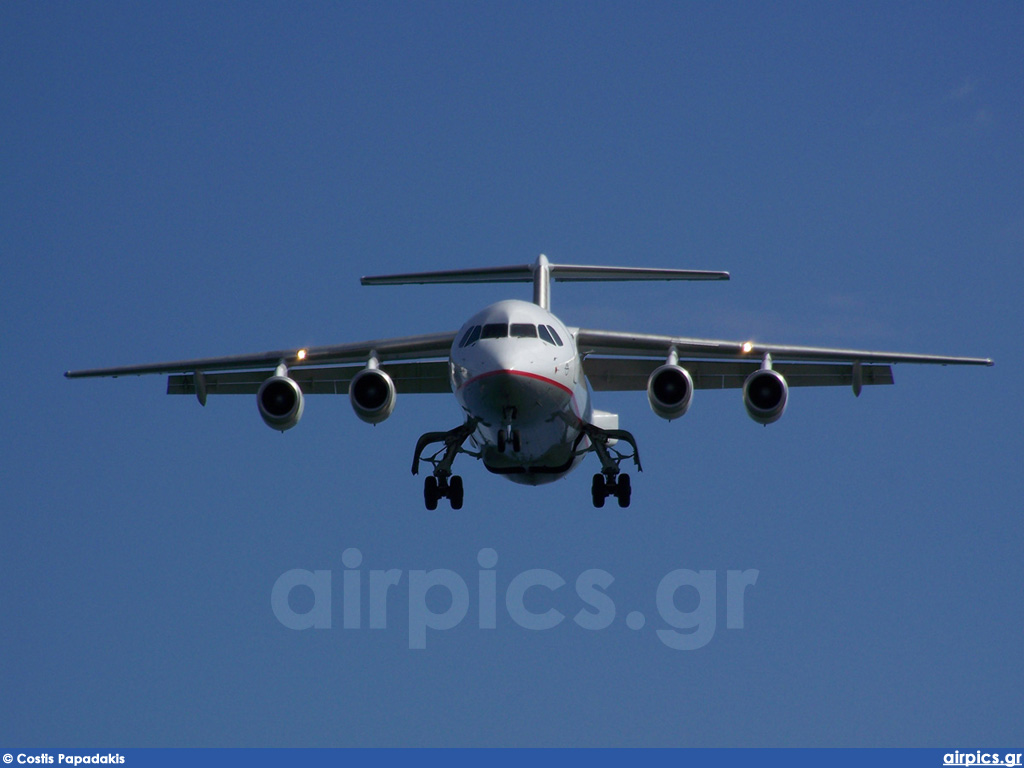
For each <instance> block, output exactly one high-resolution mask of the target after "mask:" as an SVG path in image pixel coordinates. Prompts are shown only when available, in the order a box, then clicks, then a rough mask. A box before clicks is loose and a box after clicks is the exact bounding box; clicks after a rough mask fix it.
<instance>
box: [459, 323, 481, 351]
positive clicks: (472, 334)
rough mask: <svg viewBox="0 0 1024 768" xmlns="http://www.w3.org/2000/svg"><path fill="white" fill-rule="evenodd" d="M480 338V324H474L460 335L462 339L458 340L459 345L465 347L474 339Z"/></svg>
mask: <svg viewBox="0 0 1024 768" xmlns="http://www.w3.org/2000/svg"><path fill="white" fill-rule="evenodd" d="M479 338H480V326H479V325H474V326H473V327H472V328H470V329H469V330H468V331H466V333H465V334H464V335H463V336H462V341H460V342H459V346H460V347H465V346H467V345H469V344H472V343H473V342H474V341H476V340H477V339H479Z"/></svg>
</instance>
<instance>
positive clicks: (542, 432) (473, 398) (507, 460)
mask: <svg viewBox="0 0 1024 768" xmlns="http://www.w3.org/2000/svg"><path fill="white" fill-rule="evenodd" d="M449 361H450V370H451V385H452V391H453V392H454V393H455V397H456V399H457V400H458V402H459V405H460V406H461V407H462V409H463V411H465V413H466V416H467V417H468V418H470V419H475V420H476V430H475V431H474V432H473V434H472V436H471V437H470V441H471V442H472V444H473V445H474V446H475V448H476V449H477V450H478V451H480V453H481V456H482V459H483V462H484V466H486V467H487V469H489V470H490V471H491V472H495V473H497V474H502V475H505V476H506V477H508V478H509V479H510V480H514V481H516V482H519V483H526V484H529V485H538V484H540V483H546V482H551V481H553V480H557V479H558V478H560V477H562V476H563V475H565V474H566V473H567V472H569V471H570V470H571V469H572V468H573V467H575V466H576V464H578V463H579V461H580V460H581V459H582V449H584V448H587V447H588V446H589V442H588V441H587V438H586V437H583V438H582V439H581V426H582V424H583V423H589V422H590V421H591V418H592V410H591V404H590V392H589V390H588V388H587V380H586V377H585V376H584V374H583V366H582V364H581V361H580V357H579V354H578V352H577V350H576V344H575V341H574V339H573V336H572V334H571V333H570V332H569V330H568V329H567V328H566V327H565V325H564V324H563V323H562V321H561V320H559V319H558V318H557V317H555V316H554V315H553V314H551V312H549V311H548V310H546V309H543V308H542V307H540V306H538V305H536V304H532V303H530V302H527V301H515V300H509V301H499V302H498V303H497V304H492V305H491V306H489V307H487V308H486V309H483V310H481V311H480V312H478V313H476V314H475V315H473V317H471V318H470V319H469V320H468V321H467V322H466V324H465V325H463V327H462V328H461V330H460V331H459V333H458V335H457V336H456V338H455V342H454V343H453V344H452V349H451V355H450V357H449ZM501 431H504V432H505V433H506V435H504V436H499V434H498V433H499V432H501ZM512 431H514V432H516V433H518V434H517V436H516V440H515V443H516V446H517V447H518V450H514V449H513V446H512V442H511V441H510V440H508V439H506V437H507V435H508V434H510V433H511V432H512ZM502 445H503V446H504V450H499V446H502Z"/></svg>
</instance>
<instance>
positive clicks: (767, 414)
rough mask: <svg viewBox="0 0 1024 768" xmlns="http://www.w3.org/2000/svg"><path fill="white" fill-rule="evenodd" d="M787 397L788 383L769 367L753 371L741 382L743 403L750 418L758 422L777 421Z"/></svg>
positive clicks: (784, 406)
mask: <svg viewBox="0 0 1024 768" xmlns="http://www.w3.org/2000/svg"><path fill="white" fill-rule="evenodd" d="M788 399H789V385H788V384H786V380H785V379H784V378H783V377H782V374H780V373H778V372H777V371H773V370H772V369H770V368H762V369H761V370H759V371H754V372H753V373H752V374H750V375H749V376H747V379H746V381H744V382H743V404H744V405H745V406H747V413H748V414H750V418H752V419H753V420H754V421H756V422H757V423H758V424H771V423H772V422H775V421H778V420H779V419H780V418H781V417H782V414H783V412H784V411H785V410H786V401H787V400H788Z"/></svg>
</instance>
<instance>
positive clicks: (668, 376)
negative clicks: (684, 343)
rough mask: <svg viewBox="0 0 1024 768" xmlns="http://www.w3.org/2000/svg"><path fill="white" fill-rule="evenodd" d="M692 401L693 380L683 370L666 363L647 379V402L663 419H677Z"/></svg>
mask: <svg viewBox="0 0 1024 768" xmlns="http://www.w3.org/2000/svg"><path fill="white" fill-rule="evenodd" d="M692 400H693V378H691V376H690V372H689V371H687V370H686V369H685V368H683V367H681V366H678V365H673V364H671V363H666V364H665V365H663V366H661V367H660V368H656V369H655V370H654V371H653V372H652V373H651V375H650V378H648V379H647V401H648V402H649V403H650V404H651V410H652V411H654V412H655V413H656V414H657V415H658V416H660V417H661V418H663V419H668V420H670V421H671V420H672V419H678V418H679V417H680V416H682V415H683V414H684V413H686V411H687V409H688V408H689V407H690V401H692Z"/></svg>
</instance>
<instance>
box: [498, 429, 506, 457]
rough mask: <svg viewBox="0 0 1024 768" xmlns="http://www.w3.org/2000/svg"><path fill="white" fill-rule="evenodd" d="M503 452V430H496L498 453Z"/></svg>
mask: <svg viewBox="0 0 1024 768" xmlns="http://www.w3.org/2000/svg"><path fill="white" fill-rule="evenodd" d="M504 452H505V430H504V429H499V430H498V453H504Z"/></svg>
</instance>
